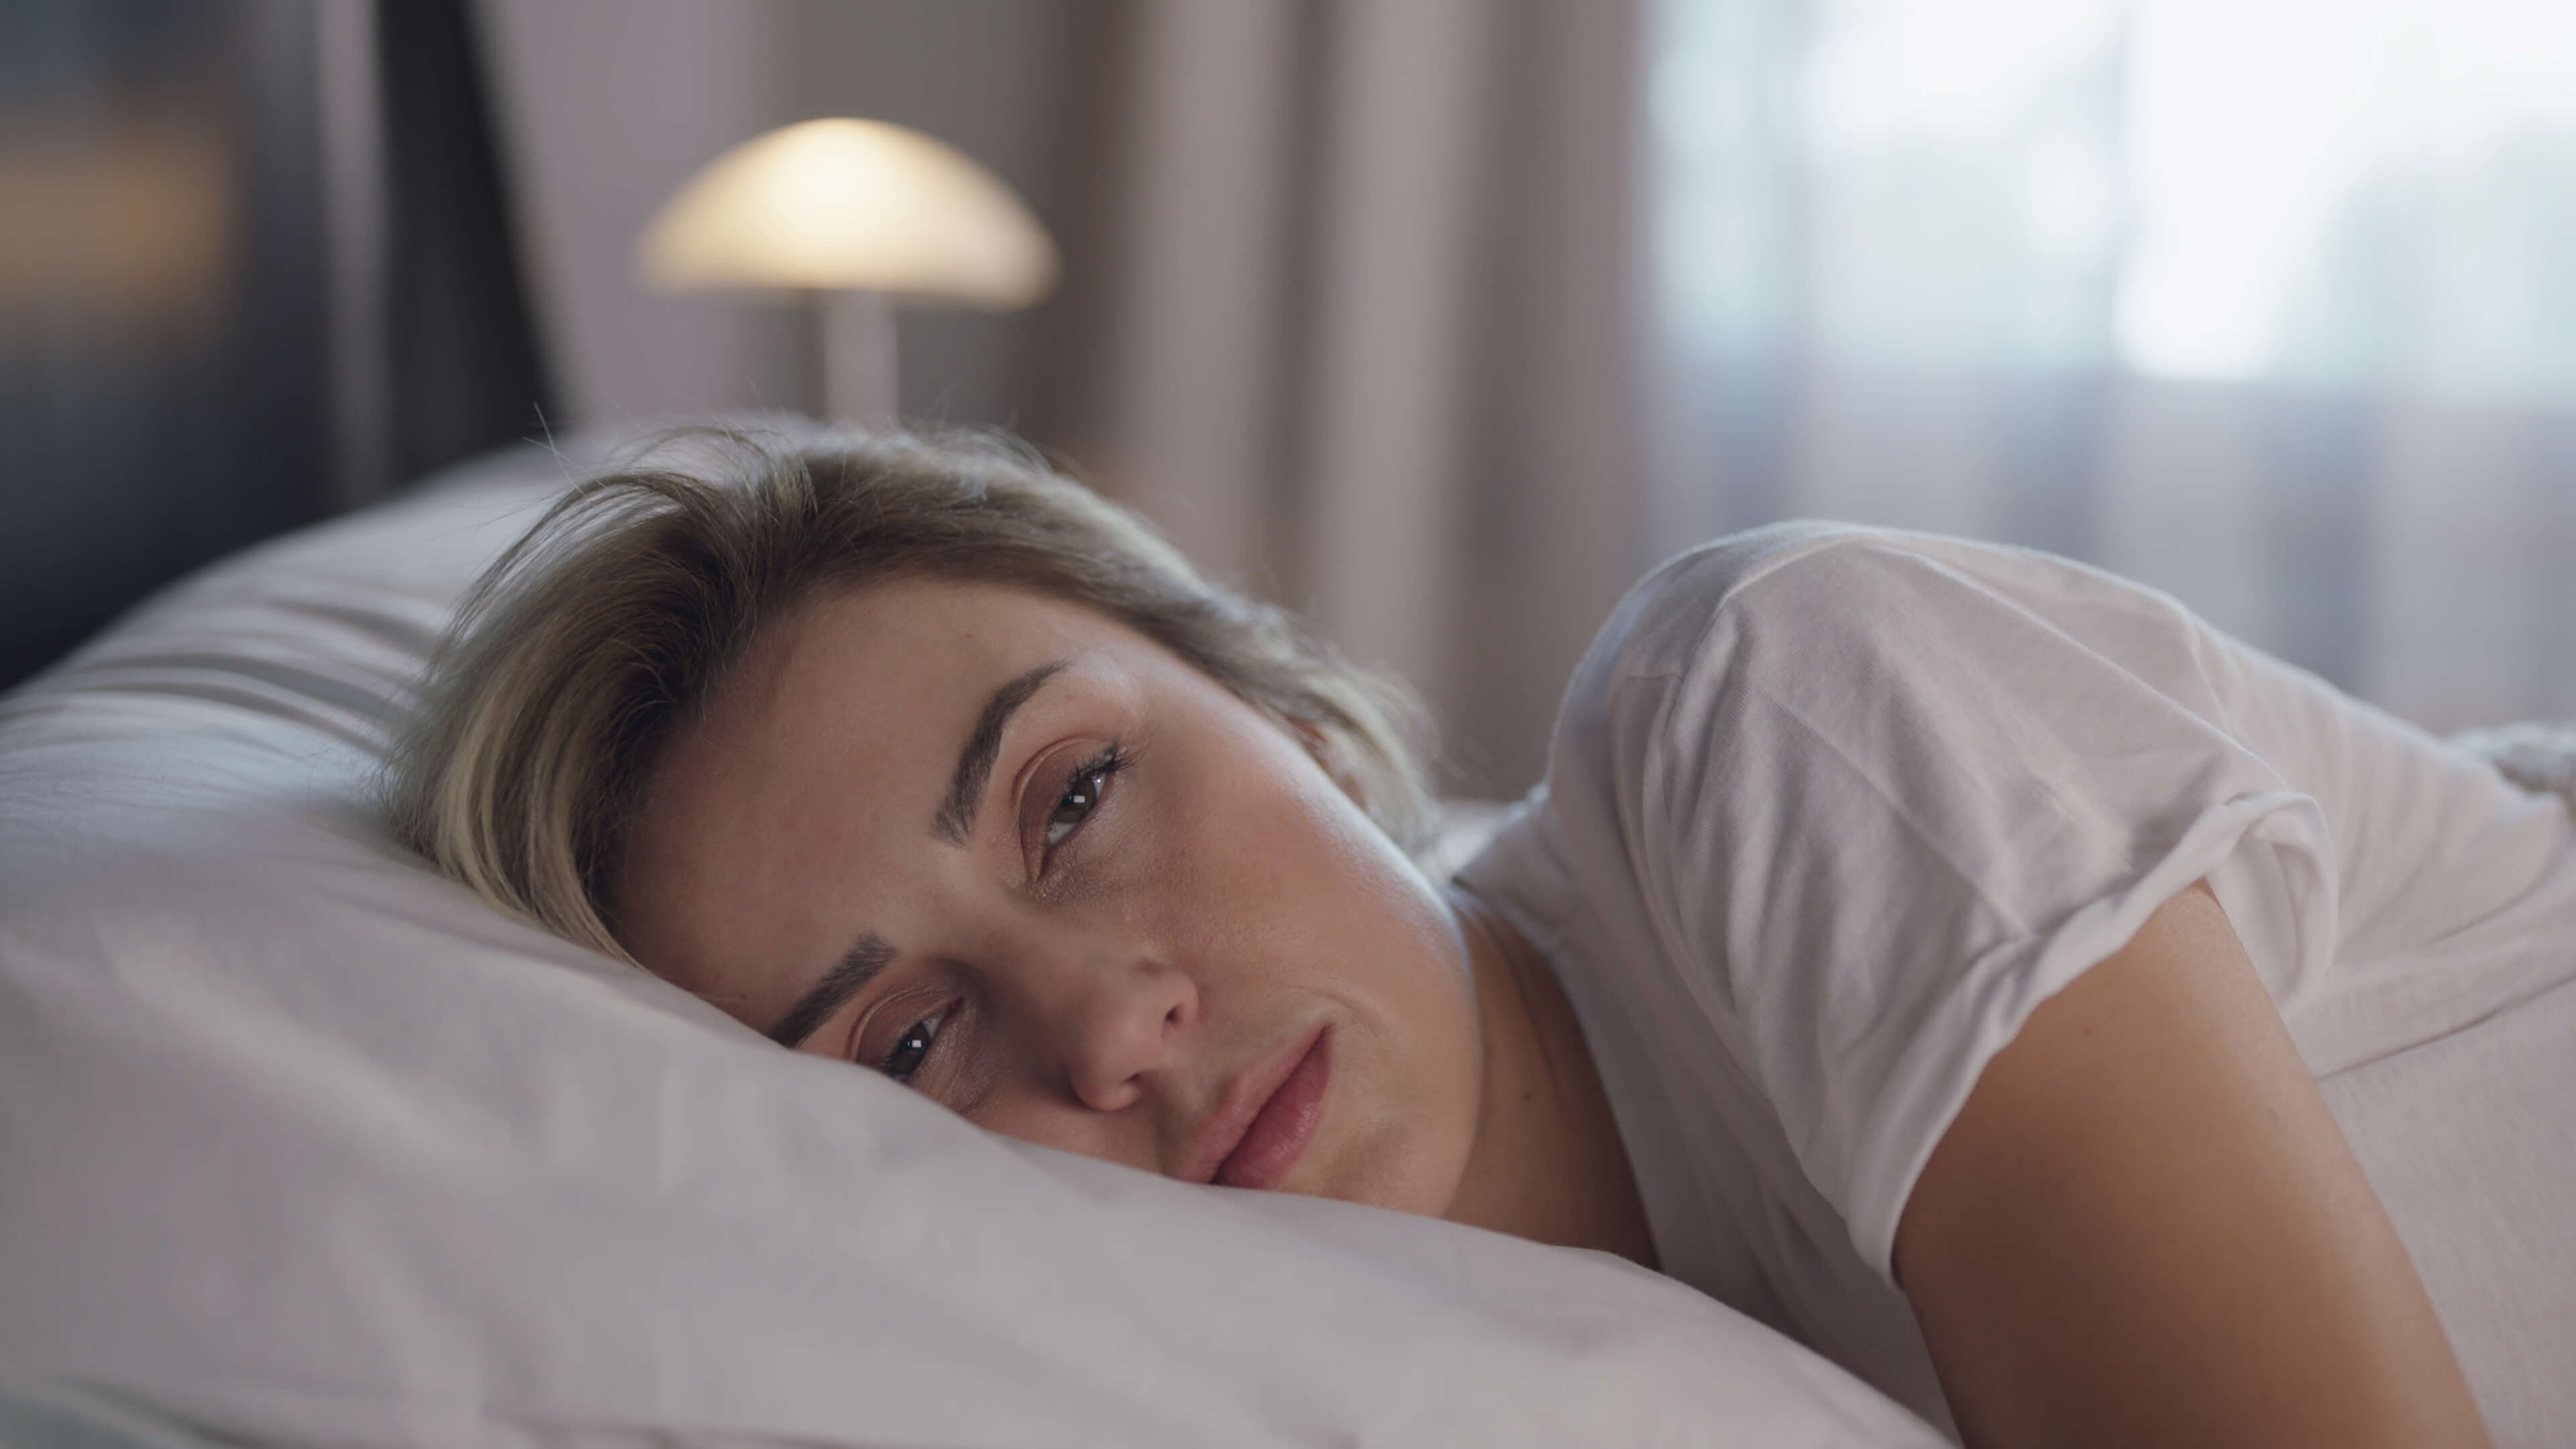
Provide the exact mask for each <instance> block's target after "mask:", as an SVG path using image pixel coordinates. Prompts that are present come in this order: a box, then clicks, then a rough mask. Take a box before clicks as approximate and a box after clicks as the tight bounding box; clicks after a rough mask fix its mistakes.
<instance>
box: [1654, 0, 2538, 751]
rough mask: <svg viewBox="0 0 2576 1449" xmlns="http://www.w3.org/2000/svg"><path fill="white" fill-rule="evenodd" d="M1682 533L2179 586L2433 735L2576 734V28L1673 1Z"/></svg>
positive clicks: (1659, 323) (2273, 8) (1670, 186)
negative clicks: (1872, 530) (1849, 534)
mask: <svg viewBox="0 0 2576 1449" xmlns="http://www.w3.org/2000/svg"><path fill="white" fill-rule="evenodd" d="M1648 36H1649V38H1648V49H1649V53H1650V55H1651V57H1652V60H1651V69H1650V74H1649V78H1648V82H1647V90H1648V114H1649V116H1650V127H1649V141H1648V144H1649V148H1650V154H1651V160H1650V161H1649V163H1648V167H1649V172H1650V175H1651V177H1652V180H1651V181H1650V182H1649V184H1648V188H1647V189H1648V194H1649V195H1650V197H1651V200H1652V209H1653V213H1654V214H1653V218H1652V220H1651V222H1650V223H1649V226H1650V234H1651V241H1650V247H1651V250H1652V261H1651V271H1652V275H1653V281H1652V283H1651V287H1650V291H1651V301H1650V303H1649V306H1648V313H1649V316H1650V317H1651V319H1652V321H1651V325H1650V328H1649V335H1648V336H1647V339H1646V346H1647V348H1648V351H1649V354H1650V357H1651V361H1650V362H1649V363H1648V365H1647V373H1648V386H1647V389H1646V392H1645V397H1646V400H1647V406H1648V409H1649V417H1650V425H1649V427H1650V434H1649V435H1650V438H1651V443H1650V445H1649V457H1650V460H1651V461H1650V464H1649V467H1648V469H1647V472H1648V475H1649V479H1650V481H1649V483H1648V485H1647V488H1646V500H1647V501H1646V503H1645V504H1644V507H1645V509H1646V512H1647V514H1648V516H1649V517H1650V518H1651V519H1652V520H1653V521H1654V522H1653V527H1654V529H1655V531H1656V532H1658V533H1659V534H1662V535H1665V536H1670V537H1689V536H1695V535H1701V534H1708V533H1715V532H1722V531H1725V530H1729V529H1734V528H1740V527H1746V526H1750V525H1753V524H1758V523H1762V522H1767V521H1769V520H1771V519H1775V518H1780V517H1785V516H1791V515H1821V516H1832V517H1844V518H1852V519H1858V520H1863V521H1869V522H1877V523H1885V524H1890V525H1896V526H1902V527H1912V528H1921V529H1927V530H1932V531H1937V532H1945V533H1955V534H1966V535H1972V536H1980V537H1987V538H1993V539H1999V540H2002V541H2006V542H2012V543H2023V544H2030V545H2034V546H2038V547H2042V548H2047V549H2051V550H2054V551H2057V552H2062V553H2066V554H2071V555H2074V556H2076V557H2078V558H2083V559H2086V560H2089V561H2092V562H2095V563H2098V564H2101V565H2103V566H2105V567H2108V568H2110V569H2112V570H2114V571H2116V572H2120V573H2123V574H2127V575H2129V576H2132V577H2135V578H2138V579H2140V580H2143V581H2145V582H2147V583H2150V584H2154V585H2157V586H2159V587H2162V588H2165V589H2167V590H2169V591H2171V592H2172V593H2174V594H2176V595H2177V596H2179V597H2180V598H2181V599H2182V600H2183V601H2184V602H2186V603H2188V604H2190V605H2192V606H2193V607H2194V608H2195V609H2197V610H2199V611H2200V612H2201V613H2202V614H2204V615H2206V616H2208V617H2209V618H2211V619H2212V620H2213V621H2215V622H2217V623H2218V624H2220V625H2221V626H2222V627H2224V628H2227V629H2229V630H2230V631H2232V632H2234V633H2236V634H2238V635H2239V636H2241V637H2243V638H2246V639H2248V640H2249V641H2251V642H2253V643H2255V644H2258V645H2260V646H2263V647H2265V648H2268V649H2270V650H2271V651H2273V652H2274V653H2276V654H2279V655H2281V656H2283V657H2285V658H2287V659H2289V660H2291V661H2292V662H2294V663H2297V664H2300V665H2303V666H2305V667H2307V668H2309V669H2312V670H2314V671H2316V672H2317V673H2319V674H2321V675H2323V676H2324V677H2325V678H2327V679H2329V680H2331V681H2332V682H2334V683H2335V684H2337V685H2340V686H2342V687H2343V688H2345V689H2347V690H2350V691H2353V692H2355V693H2358V694H2360V695H2362V696H2364V697H2366V698H2370V699H2373V700H2376V701H2378V702H2379V703H2381V704H2384V705H2386V706H2388V707H2390V708H2392V709H2394V710H2395V711H2396V712H2398V713H2399V714H2402V715H2405V716H2407V717H2410V718H2412V719H2414V720H2416V721H2418V722H2419V723H2422V724H2424V725H2426V726H2428V727H2431V728H2433V729H2436V730H2443V731H2447V730H2451V729H2457V728H2463V727H2468V726H2472V725H2477V724H2485V723H2494V722H2497V721H2501V720H2506V719H2512V718H2519V717H2532V716H2543V715H2566V714H2569V713H2576V569H2572V568H2571V567H2570V565H2571V563H2576V474H2571V466H2570V465H2571V463H2576V326H2571V325H2570V323H2571V322H2576V89H2571V88H2569V87H2568V86H2567V85H2566V84H2565V78H2566V77H2567V76H2568V75H2569V74H2576V11H2570V10H2568V9H2567V7H2564V6H2561V5H2545V4H2518V3H2510V0H2478V3H2458V4H2452V3H2440V4H2436V3H2434V0H2354V3H2350V4H2334V5H2310V4H2297V3H2287V0H2284V3H2280V4H2266V5H2262V6H2254V7H2248V6H2244V5H2241V4H2222V3H2217V0H2063V3H2059V0H2051V3H2047V4H2037V3H2025V0H1941V3H1938V4H1935V3H1929V0H1871V3H1861V0H1656V4H1655V6H1654V8H1653V10H1652V11H1651V12H1650V16H1649V30H1648Z"/></svg>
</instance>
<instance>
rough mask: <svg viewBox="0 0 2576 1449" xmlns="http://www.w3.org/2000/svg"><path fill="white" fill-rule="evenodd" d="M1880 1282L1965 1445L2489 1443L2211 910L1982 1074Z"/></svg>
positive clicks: (2154, 930) (2108, 971)
mask: <svg viewBox="0 0 2576 1449" xmlns="http://www.w3.org/2000/svg"><path fill="white" fill-rule="evenodd" d="M1895 1258H1896V1272H1897V1277H1898V1281H1899V1282H1900V1283H1901V1284H1902V1285H1903V1287H1904V1288H1905V1291H1906V1295H1907V1297H1908V1299H1909V1300H1910V1301H1911V1302H1912V1303H1913V1305H1914V1311H1915V1316H1916V1318H1917V1319H1918V1320H1919V1321H1920V1322H1921V1323H1922V1325H1923V1335H1924V1339H1925V1341H1926V1342H1927V1343H1928V1344H1929V1345H1930V1347H1931V1349H1932V1360H1933V1363H1934V1365H1935V1367H1936V1368H1937V1369H1938V1370H1939V1372H1940V1376H1941V1385H1942V1388H1943V1391H1944V1392H1945V1393H1946V1394H1947V1395H1948V1397H1949V1401H1950V1407H1951V1410H1952V1412H1953V1414H1954V1415H1955V1416H1956V1417H1957V1419H1958V1422H1959V1427H1960V1430H1961V1431H1962V1432H1963V1433H1964V1434H1965V1435H1966V1436H1967V1441H1968V1443H1969V1444H1971V1445H1977V1446H2017V1445H2047V1444H2093V1445H2122V1444H2191V1445H2234V1444H2242V1445H2249V1446H2251V1445H2290V1444H2315V1445H2334V1446H2341V1449H2361V1446H2371V1445H2400V1444H2405V1445H2423V1446H2430V1445H2482V1444H2485V1443H2486V1442H2487V1437H2486V1432H2485V1429H2484V1427H2483V1426H2482V1424H2481V1423H2480V1421H2479V1418H2478V1413H2477V1408H2476V1405H2475V1404H2474V1403H2473V1402H2472V1401H2471V1399H2470V1397H2469V1390H2468V1385H2467V1382H2466V1381H2465V1380H2464V1379H2463V1378H2462V1376H2461V1374H2460V1367H2459V1362H2458V1360H2457V1359H2456V1358H2455V1357H2454V1356H2453V1355H2452V1352H2451V1348H2450V1343H2449V1341H2448V1340H2447V1339H2446V1338H2444V1337H2443V1334H2442V1327H2441V1324H2440V1323H2439V1322H2438V1321H2437V1320H2436V1319H2435V1318H2434V1316H2433V1305H2432V1302H2431V1300H2430V1299H2428V1298H2427V1297H2426V1296H2425V1294H2424V1288H2423V1285H2422V1283H2421V1282H2420V1281H2419V1280H2418V1279H2417V1278H2416V1276H2415V1270H2414V1266H2413V1265H2412V1264H2411V1263H2410V1262H2409V1261H2408V1259H2407V1256H2406V1250H2405V1247H2404V1245H2403V1244H2401V1243H2400V1242H2399V1241H2398V1239H2397V1233H2396V1230H2395V1229H2394V1228H2393V1227H2391V1226H2390V1224H2389V1221H2388V1215H2387V1213H2386V1212H2385V1211H2383V1210H2382V1209H2381V1207H2380V1205H2379V1199H2378V1197H2377V1196H2376V1195H2375V1194H2374V1193H2373V1192H2372V1191H2371V1187H2370V1183H2369V1181H2368V1180H2367V1179H2366V1178H2364V1177H2363V1176H2362V1171H2361V1164H2360V1163H2359V1162H2358V1161H2356V1160H2355V1159H2354V1157H2353V1155H2352V1149H2351V1147H2350V1146H2349V1145H2348V1144H2347V1143H2346V1142H2345V1141H2344V1138H2343V1134H2342V1131H2341V1129H2339V1128H2338V1127H2337V1126H2336V1125H2335V1121H2334V1118H2333V1117H2332V1116H2331V1115H2329V1114H2328V1113H2327V1111H2326V1104H2325V1099H2324V1097H2323V1096H2321V1095H2320V1094H2319V1093H2318V1091H2317V1085H2316V1080H2315V1078H2313V1077H2312V1076H2310V1075H2309V1073H2308V1070H2307V1068H2306V1066H2305V1064H2304V1063H2302V1062H2301V1061H2300V1059H2299V1055H2298V1051H2297V1048H2296V1047H2295V1046H2294V1045H2293V1044H2292V1042H2291V1040H2290V1034H2289V1032H2288V1030H2287V1029H2286V1028H2285V1027H2284V1026H2283V1025H2282V1023H2281V1018H2280V1014H2279V1012H2278V1011H2276V1010H2275V1009H2274V1008H2273V1005H2272V1001H2271V998H2270V997H2269V996H2268V995H2267V994H2266V993H2265V992H2264V990H2263V986H2262V983H2261V981H2260V980H2259V978H2258V977H2257V976H2256V974H2255V971H2254V965H2253V962H2252V961H2251V960H2249V959H2248V958H2247V956H2246V954H2245V947H2244V945H2243V943H2242V942H2241V941H2240V940H2239V939H2238V938H2237V936H2236V933H2235V930H2234V928H2232V927H2231V926H2230V925H2229V924H2228V921H2227V916H2226V913H2225V912H2224V911H2223V910H2221V909H2220V907H2219V905H2218V901H2217V898H2216V897H2215V896H2213V895H2212V894H2211V893H2210V891H2209V888H2208V886H2207V884H2206V883H2205V882H2204V883H2201V884H2196V885H2194V886H2192V887H2191V888H2190V889H2188V890H2186V891H2184V892H2183V893H2182V894H2180V895H2178V896H2176V897H2174V899H2172V900H2171V901H2168V902H2166V903H2165V904H2164V905H2163V906H2162V907H2160V908H2159V909H2158V910H2157V912H2156V913H2155V915H2154V916H2152V917H2151V918H2150V919H2149V920H2148V922H2147V924H2146V925H2145V926H2144V927H2143V928H2141V929H2140V930H2139V932H2138V934H2137V936H2136V937H2135V938H2134V939H2133V940H2132V941H2131V942H2130V943H2129V945H2128V946H2127V947H2125V948H2124V949H2122V950H2121V951H2120V952H2119V953H2118V954H2116V955H2114V956H2112V957H2110V958H2109V959H2107V960H2105V961H2103V962H2102V963H2101V964H2099V965H2097V966H2095V967H2093V968H2092V969H2091V970H2089V971H2087V972H2085V973H2084V974H2083V975H2082V976H2080V977H2078V978H2076V980H2075V982H2074V984H2072V985H2071V986H2069V987H2067V988H2066V989H2065V990H2064V991H2062V992H2060V993H2059V994H2058V995H2056V996H2055V997H2052V998H2051V999H2049V1000H2048V1001H2046V1002H2044V1003H2042V1004H2041V1006H2040V1007H2039V1009H2038V1010H2037V1011H2036V1012H2034V1013H2033V1014H2032V1015H2031V1017H2030V1019H2029V1021H2028V1022H2026V1023H2025V1024H2024V1025H2023V1027H2022V1030H2021V1033H2020V1034H2019V1035H2018V1036H2016V1037H2015V1038H2014V1039H2013V1042H2012V1044H2011V1045H2010V1046H2008V1047H2006V1048H2005V1049H2004V1050H2003V1051H2002V1052H2001V1053H1999V1054H1997V1056H1996V1057H1995V1059H1994V1060H1993V1061H1992V1062H1990V1063H1988V1064H1987V1066H1986V1070H1985V1072H1984V1074H1983V1075H1982V1076H1981V1077H1980V1078H1979V1079H1978V1082H1977V1086H1976V1089H1975V1091H1973V1092H1972V1093H1971V1094H1970V1095H1969V1098H1968V1101H1967V1105H1966V1106H1965V1107H1964V1108H1962V1109H1961V1111H1960V1114H1959V1117H1958V1119H1957V1120H1956V1121H1955V1122H1954V1123H1953V1124H1952V1125H1951V1127H1950V1130H1949V1131H1948V1132H1947V1133H1945V1134H1944V1135H1943V1137H1942V1139H1941V1142H1940V1145H1939V1146H1938V1147H1937V1148H1935V1149H1934V1151H1933V1153H1932V1158H1931V1161H1930V1162H1929V1163H1928V1164H1927V1165H1926V1166H1925V1168H1924V1171H1923V1175H1922V1176H1921V1177H1920V1178H1919V1179H1918V1180H1917V1181H1916V1184H1915V1188H1914V1194H1913V1196H1912V1197H1911V1198H1910V1199H1908V1201H1907V1204H1906V1208H1905V1212H1904V1215H1903V1216H1902V1217H1901V1218H1900V1219H1899V1220H1898V1223H1897V1231H1896V1251H1895Z"/></svg>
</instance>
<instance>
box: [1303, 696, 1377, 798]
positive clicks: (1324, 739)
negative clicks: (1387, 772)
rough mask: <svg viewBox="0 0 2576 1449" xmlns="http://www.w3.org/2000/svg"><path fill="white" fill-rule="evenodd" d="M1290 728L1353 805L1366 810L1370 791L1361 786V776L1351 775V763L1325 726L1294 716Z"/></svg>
mask: <svg viewBox="0 0 2576 1449" xmlns="http://www.w3.org/2000/svg"><path fill="white" fill-rule="evenodd" d="M1288 728H1289V729H1290V730H1292V731H1294V732H1295V734H1296V736H1297V741H1298V743H1300V744H1302V745H1304V746H1305V747H1306V753H1307V754H1309V755H1311V756H1313V757H1314V760H1315V763H1316V764H1318V765H1321V766H1323V767H1324V773H1325V774H1327V775H1329V776H1331V777H1332V780H1333V783H1334V784H1336V785H1339V786H1341V787H1342V793H1343V794H1345V795H1348V796H1349V797H1351V803H1352V804H1354V805H1357V806H1358V807H1360V808H1361V809H1362V810H1366V809H1367V808H1368V791H1367V790H1366V789H1365V788H1363V787H1362V786H1361V784H1360V780H1359V776H1357V775H1355V774H1353V773H1351V768H1350V765H1349V763H1348V762H1347V761H1345V760H1344V759H1343V758H1342V752H1341V750H1340V749H1339V748H1337V747H1336V746H1335V744H1334V741H1333V737H1332V736H1331V735H1328V734H1326V733H1324V728H1323V726H1321V725H1319V724H1317V723H1315V722H1314V721H1313V720H1310V719H1298V718H1295V717H1293V716H1292V717H1290V719H1289V720H1288Z"/></svg>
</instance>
